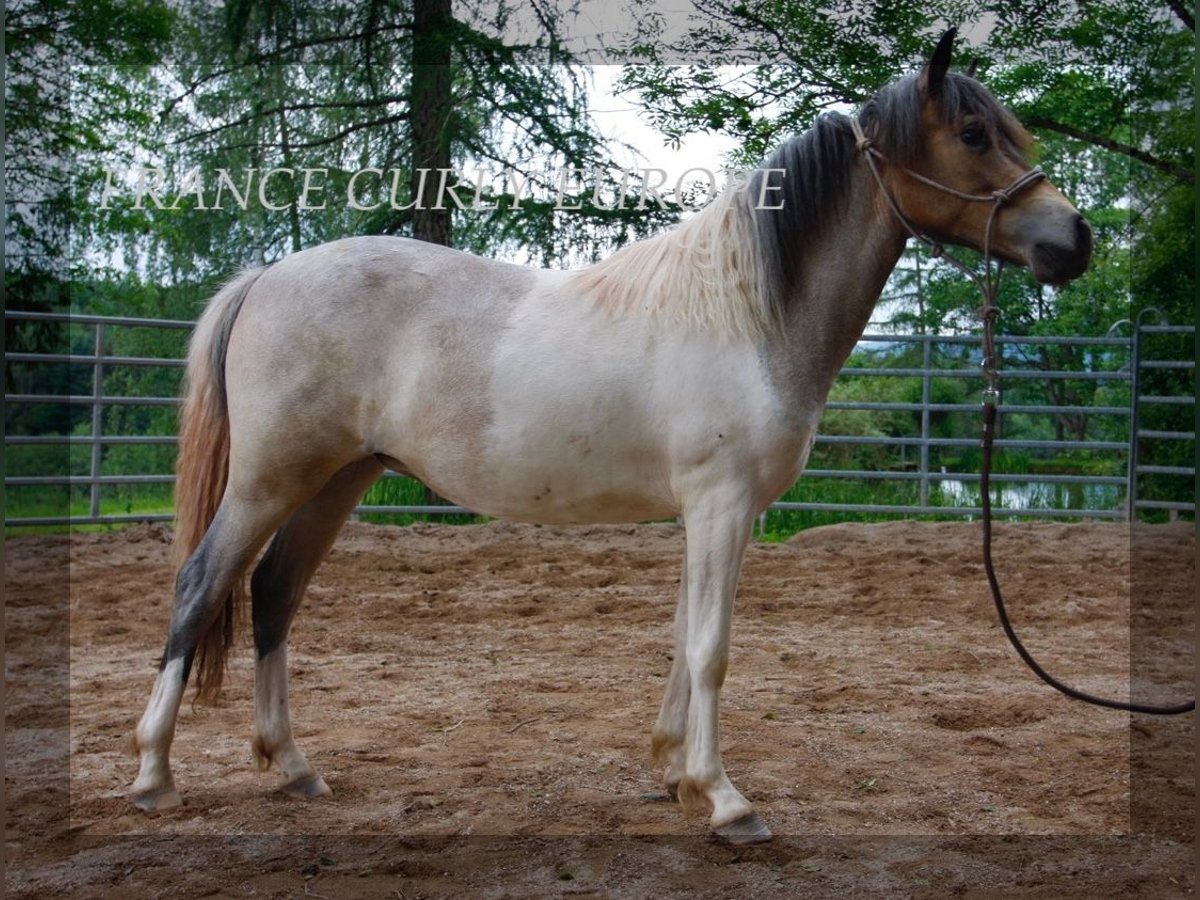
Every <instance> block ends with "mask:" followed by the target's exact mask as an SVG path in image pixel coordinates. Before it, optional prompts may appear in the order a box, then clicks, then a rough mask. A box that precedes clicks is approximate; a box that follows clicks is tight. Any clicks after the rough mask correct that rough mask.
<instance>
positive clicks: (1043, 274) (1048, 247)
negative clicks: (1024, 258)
mask: <svg viewBox="0 0 1200 900" xmlns="http://www.w3.org/2000/svg"><path fill="white" fill-rule="evenodd" d="M1091 261H1092V228H1091V226H1090V225H1088V223H1087V220H1086V219H1084V217H1083V216H1081V215H1079V213H1073V214H1072V218H1071V221H1070V223H1069V224H1066V225H1063V226H1058V227H1053V226H1051V227H1047V228H1045V229H1044V233H1043V234H1040V235H1037V236H1035V237H1034V240H1033V244H1032V249H1031V250H1030V252H1029V263H1028V265H1029V270H1030V271H1031V272H1032V273H1033V277H1034V279H1035V280H1036V281H1037V282H1038V283H1039V284H1050V285H1062V284H1066V283H1067V282H1068V281H1071V280H1072V279H1075V278H1078V277H1079V276H1080V275H1082V274H1083V273H1084V272H1086V271H1087V267H1088V264H1089V263H1090V262H1091Z"/></svg>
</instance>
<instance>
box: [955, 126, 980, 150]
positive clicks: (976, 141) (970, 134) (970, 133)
mask: <svg viewBox="0 0 1200 900" xmlns="http://www.w3.org/2000/svg"><path fill="white" fill-rule="evenodd" d="M959 137H960V138H962V142H963V143H964V144H966V145H967V146H968V147H970V148H971V149H972V150H979V149H982V148H983V147H986V146H987V132H986V131H984V130H983V128H982V127H981V126H979V125H968V126H967V127H966V128H964V129H963V130H962V133H961V134H959Z"/></svg>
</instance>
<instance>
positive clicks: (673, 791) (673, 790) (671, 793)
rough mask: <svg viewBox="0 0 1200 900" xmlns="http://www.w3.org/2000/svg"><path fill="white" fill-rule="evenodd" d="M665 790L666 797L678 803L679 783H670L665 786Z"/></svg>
mask: <svg viewBox="0 0 1200 900" xmlns="http://www.w3.org/2000/svg"><path fill="white" fill-rule="evenodd" d="M665 787H666V789H667V797H668V798H669V799H670V800H673V801H674V802H676V803H678V802H679V782H678V781H671V782H667V784H666V785H665Z"/></svg>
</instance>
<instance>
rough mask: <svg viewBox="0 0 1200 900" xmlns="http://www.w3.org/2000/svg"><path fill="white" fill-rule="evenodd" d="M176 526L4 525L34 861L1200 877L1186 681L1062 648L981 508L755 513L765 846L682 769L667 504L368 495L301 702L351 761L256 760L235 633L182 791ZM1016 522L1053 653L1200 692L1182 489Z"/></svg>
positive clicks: (484, 889)
mask: <svg viewBox="0 0 1200 900" xmlns="http://www.w3.org/2000/svg"><path fill="white" fill-rule="evenodd" d="M169 539H170V534H169V531H168V530H167V529H166V528H162V527H157V526H137V527H135V528H131V529H128V530H126V531H123V532H119V533H112V534H94V535H80V536H76V537H74V538H71V539H69V540H68V539H66V538H47V537H27V538H10V539H9V540H8V542H7V548H6V567H7V597H6V601H5V606H6V628H7V635H6V649H7V660H6V662H7V697H6V699H7V714H6V740H5V747H6V760H7V761H6V797H7V806H8V818H7V831H6V837H7V886H8V893H9V896H12V897H23V898H46V897H113V898H117V897H120V898H128V897H142V896H146V897H151V896H171V897H211V898H217V897H222V898H223V897H249V896H255V897H305V896H307V897H327V898H346V897H351V898H354V897H363V898H376V897H378V898H384V897H387V898H416V897H441V896H461V897H545V896H582V897H644V896H653V897H656V898H663V897H674V896H680V897H682V896H721V897H749V896H754V897H762V896H799V895H804V896H808V897H825V896H828V897H845V896H867V895H878V896H888V897H931V898H932V897H947V896H968V897H994V896H1011V897H1053V898H1056V900H1057V898H1062V897H1076V896H1078V897H1094V896H1124V897H1153V898H1162V897H1174V896H1188V895H1190V894H1191V893H1192V891H1193V887H1194V868H1193V866H1194V861H1193V856H1194V852H1193V851H1194V846H1193V845H1194V810H1195V802H1194V798H1195V794H1194V768H1193V721H1194V719H1193V717H1192V716H1190V715H1188V716H1182V717H1173V718H1170V719H1156V718H1150V717H1146V716H1135V717H1133V718H1132V721H1131V718H1130V717H1129V716H1127V715H1125V714H1121V713H1117V712H1112V711H1107V710H1101V709H1096V708H1093V707H1089V706H1085V705H1083V704H1080V703H1075V702H1073V701H1068V700H1066V699H1064V698H1061V697H1059V696H1058V695H1057V694H1055V693H1054V692H1052V691H1051V690H1050V689H1049V688H1046V687H1044V686H1043V685H1042V684H1041V683H1040V682H1038V681H1036V680H1035V679H1034V677H1033V676H1032V675H1031V674H1030V673H1029V672H1028V671H1027V670H1026V669H1025V668H1024V667H1023V665H1022V664H1021V662H1020V661H1019V660H1018V658H1017V657H1016V655H1015V654H1014V653H1013V651H1012V650H1011V649H1010V648H1009V646H1008V645H1007V643H1006V642H1005V640H1004V637H1003V634H1002V632H1001V631H1000V629H999V627H998V625H997V624H996V621H995V615H994V613H993V611H992V609H991V606H990V600H989V597H988V595H987V593H986V584H985V581H984V578H983V572H982V567H981V565H980V563H979V547H978V543H979V535H978V526H977V525H973V524H969V523H912V522H896V523H889V524H879V525H839V526H832V527H827V528H820V529H814V530H811V531H808V532H804V533H802V534H800V535H797V536H796V537H795V538H793V539H792V540H791V541H789V542H788V543H785V544H762V543H758V544H755V545H753V546H752V547H751V549H750V551H749V554H748V557H747V560H746V565H745V568H744V571H743V576H742V581H741V588H740V591H739V594H738V600H737V609H736V614H735V618H734V634H733V653H732V659H731V663H730V670H729V676H728V679H727V682H726V686H725V690H724V694H723V703H722V719H721V724H722V746H723V748H724V758H725V763H726V768H727V769H728V771H729V773H730V775H731V777H732V778H733V780H734V782H735V783H736V784H737V785H738V786H739V787H740V789H741V790H742V792H743V793H744V794H745V795H746V796H747V797H748V798H749V799H751V800H752V801H753V802H754V803H755V805H756V807H757V809H758V810H759V812H760V813H761V814H762V815H763V817H764V818H765V819H766V821H767V822H768V824H769V825H770V826H771V828H772V829H773V830H774V832H775V834H776V838H775V840H774V841H772V842H771V843H770V844H767V845H764V846H762V847H755V848H749V849H734V848H731V847H729V846H727V845H724V844H722V843H720V842H719V841H717V840H715V839H713V838H711V837H709V836H708V834H707V827H706V823H705V822H704V820H703V819H697V818H687V817H685V816H684V815H683V814H682V813H681V811H680V810H679V809H678V808H677V807H676V806H675V805H674V804H672V803H669V802H665V801H663V800H661V799H657V793H658V791H659V790H660V783H659V778H660V772H659V771H658V769H657V767H655V766H654V765H653V764H651V762H650V761H649V758H648V747H649V732H650V728H651V725H652V724H653V721H654V718H655V715H656V713H657V709H658V703H659V700H660V698H661V693H662V688H663V685H664V681H665V676H666V674H667V672H668V670H669V667H670V659H671V649H672V648H671V644H670V622H671V617H672V613H673V607H674V602H675V595H676V585H677V584H678V574H679V572H678V569H679V562H680V554H681V549H682V542H683V533H682V529H680V528H679V527H677V526H673V525H652V526H638V527H628V528H618V527H604V528H573V529H568V528H537V527H527V526H514V525H508V524H502V523H492V524H487V525H481V526H473V527H448V526H434V525H418V526H413V527H409V528H385V527H379V526H370V525H363V524H352V525H350V526H348V527H347V529H346V531H345V533H344V534H343V535H342V538H341V539H340V541H339V543H338V544H337V546H336V547H335V549H334V551H333V553H332V555H331V557H330V559H329V560H328V562H327V563H326V564H325V566H324V567H323V568H322V569H321V570H320V571H319V572H318V574H317V577H316V580H315V582H314V584H313V586H312V588H311V590H310V592H309V595H308V598H307V600H306V602H305V606H304V608H303V609H302V610H301V613H300V616H299V618H298V620H297V623H296V626H295V628H294V630H293V632H292V639H291V644H290V646H291V670H292V682H291V683H292V716H293V721H294V723H295V730H296V734H297V738H298V741H299V742H300V745H301V746H302V747H303V748H304V749H305V750H306V752H307V753H308V755H309V758H310V759H311V760H312V762H313V763H314V765H315V766H316V767H317V769H318V770H319V771H320V772H321V773H322V774H323V775H324V777H325V779H326V780H327V781H328V783H329V785H330V787H331V788H332V789H333V796H332V797H329V798H326V799H324V800H321V801H317V802H312V803H302V802H299V801H294V800H291V799H289V798H286V797H284V796H282V795H280V794H278V793H275V792H274V790H273V788H274V787H275V786H276V783H277V782H276V780H277V778H278V775H277V773H275V772H273V771H271V772H259V771H256V770H255V769H254V768H253V766H252V764H251V760H250V752H249V742H250V732H251V723H252V687H253V661H252V656H253V655H252V652H251V650H250V648H249V640H248V637H245V636H243V640H241V642H240V644H239V650H238V652H237V653H236V654H235V657H234V661H233V665H232V668H231V671H230V675H229V678H228V681H227V689H226V693H225V695H224V699H223V702H222V704H221V705H220V706H219V707H216V708H212V707H192V706H191V705H190V703H189V702H187V701H185V704H184V708H183V711H182V714H181V716H180V720H179V727H178V731H177V736H176V740H175V745H174V752H173V760H174V770H175V780H176V784H177V786H178V788H179V790H180V792H181V794H182V795H183V797H184V801H185V805H184V806H183V807H181V808H179V809H176V810H172V811H169V812H166V813H164V814H161V815H158V816H153V817H148V816H144V815H142V814H140V813H138V812H136V811H135V810H133V808H132V807H131V806H130V805H129V804H128V802H127V801H126V799H125V791H126V790H127V788H128V786H129V784H130V783H131V782H132V780H133V777H134V774H135V771H136V763H135V761H134V760H133V759H132V758H130V757H129V756H127V755H126V754H125V747H126V741H127V740H128V737H129V734H130V732H131V730H132V728H133V726H134V724H135V723H136V721H137V718H138V717H139V716H140V714H141V711H142V709H143V707H144V704H145V702H146V699H147V697H148V694H149V691H150V687H151V684H152V681H153V676H154V672H155V668H156V664H157V660H158V657H159V654H160V653H161V649H162V642H163V639H164V636H165V628H166V621H167V617H168V613H169V594H170V585H171V582H172V572H171V569H170V566H169V563H168V561H167V560H168V549H169ZM1131 548H1132V562H1131ZM995 552H996V557H997V560H998V564H999V567H1000V570H1001V577H1002V580H1003V582H1004V584H1005V587H1006V590H1007V592H1008V594H1009V598H1010V604H1011V606H1012V611H1013V617H1014V620H1015V621H1016V623H1017V627H1018V630H1019V631H1021V632H1022V633H1023V635H1024V636H1025V638H1026V641H1027V643H1028V644H1029V646H1030V648H1031V650H1032V651H1033V652H1034V653H1035V655H1037V656H1039V657H1041V658H1042V659H1043V661H1044V662H1045V663H1046V664H1047V666H1048V667H1049V668H1050V669H1051V670H1052V671H1054V672H1055V673H1057V674H1059V675H1060V676H1061V677H1063V678H1064V679H1066V680H1068V681H1070V682H1071V683H1073V684H1076V685H1077V686H1079V687H1082V688H1084V689H1087V690H1093V691H1098V692H1104V693H1113V692H1117V693H1120V692H1122V691H1123V690H1125V689H1126V687H1127V685H1128V684H1129V681H1130V659H1131V655H1132V657H1133V659H1134V660H1135V663H1134V682H1135V683H1144V684H1145V685H1149V688H1148V690H1147V691H1139V694H1145V695H1153V696H1143V697H1142V699H1164V700H1165V699H1171V700H1174V699H1176V698H1178V697H1179V696H1180V695H1183V694H1185V693H1186V694H1187V695H1188V696H1191V695H1192V691H1193V688H1192V686H1191V681H1192V672H1193V648H1194V602H1195V601H1194V587H1195V571H1194V566H1195V563H1194V560H1195V545H1194V531H1193V526H1192V525H1191V524H1176V525H1169V526H1155V527H1145V528H1140V529H1138V530H1137V531H1136V532H1135V535H1134V539H1133V541H1132V542H1131V540H1130V531H1129V529H1128V527H1126V526H1118V525H1098V524H1082V525H1062V524H1044V525H1037V524H1035V525H1026V524H1022V525H1005V526H1000V527H999V528H998V534H997V544H996V551H995ZM68 556H69V563H70V566H69V570H68V569H67V567H66V562H67V559H68ZM68 571H69V576H70V582H69V594H68V589H67V586H66V581H65V579H66V577H67V574H68ZM1131 595H1133V596H1135V597H1136V598H1138V600H1137V603H1138V606H1137V607H1136V608H1135V609H1134V610H1133V611H1132V614H1131V611H1130V596H1131ZM68 597H69V602H68ZM55 598H59V599H55ZM1131 616H1132V620H1133V625H1134V627H1133V628H1132V629H1131V628H1130V627H1129V623H1130V619H1131ZM247 618H248V616H247ZM247 624H248V623H247ZM244 631H245V632H246V633H248V632H249V628H248V627H247V628H245V629H244ZM68 635H69V646H68V644H67V643H66V641H65V638H66V637H67V636H68ZM1142 661H1147V664H1146V665H1143V664H1142ZM68 663H69V668H68ZM68 672H69V674H68ZM68 691H69V693H68ZM189 697H190V692H189ZM68 788H69V792H68Z"/></svg>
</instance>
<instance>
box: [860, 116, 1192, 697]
mask: <svg viewBox="0 0 1200 900" xmlns="http://www.w3.org/2000/svg"><path fill="white" fill-rule="evenodd" d="M850 127H851V129H852V130H853V132H854V146H855V149H857V150H858V152H859V153H861V154H862V155H863V159H865V160H866V162H867V167H868V168H869V169H870V170H871V175H872V176H874V178H875V183H876V184H877V185H878V186H879V190H880V193H881V194H882V195H883V197H884V199H885V200H886V201H887V205H888V207H889V208H890V209H891V211H892V215H894V216H895V217H896V219H897V221H899V222H900V224H901V225H903V226H904V228H905V230H906V231H907V232H908V233H909V234H910V235H911V236H912V237H914V238H916V239H917V240H918V241H920V242H921V243H923V244H925V245H926V246H927V247H929V249H930V254H931V255H932V256H933V257H935V258H937V257H941V258H943V259H945V260H946V261H947V262H948V263H950V264H951V265H953V266H954V267H955V268H956V269H958V270H959V271H960V272H962V273H963V274H964V275H966V276H967V277H968V278H970V279H971V280H972V281H973V282H975V286H976V287H978V288H979V293H980V295H981V296H982V298H983V306H982V308H981V309H980V312H979V314H980V318H981V319H982V320H983V347H982V356H983V359H982V361H981V363H980V365H981V367H982V369H983V380H984V388H983V436H982V439H981V442H980V446H981V448H982V452H981V458H980V466H979V493H980V507H981V511H982V517H981V518H982V522H983V568H984V571H985V572H986V573H987V580H988V586H989V587H990V588H991V591H992V600H993V601H994V603H995V606H996V614H997V615H998V616H999V618H1000V625H1001V626H1002V627H1003V628H1004V633H1005V635H1007V636H1008V640H1009V643H1011V644H1012V645H1013V649H1014V650H1016V651H1017V655H1018V656H1020V657H1021V659H1022V660H1023V661H1024V663H1025V665H1027V666H1029V668H1030V669H1031V670H1032V671H1033V674H1035V675H1037V677H1038V678H1040V679H1041V680H1042V681H1044V682H1046V684H1048V685H1050V686H1051V687H1052V688H1054V689H1055V690H1057V691H1060V692H1061V693H1063V694H1066V695H1067V696H1068V697H1072V698H1074V699H1076V700H1082V701H1083V702H1084V703H1091V704H1094V705H1095V706H1103V707H1107V708H1109V709H1118V710H1122V711H1125V712H1137V713H1148V714H1150V715H1155V716H1174V715H1179V714H1180V713H1186V712H1191V711H1192V710H1194V709H1195V708H1196V701H1195V700H1188V701H1186V702H1184V703H1179V704H1174V705H1168V706H1154V705H1150V704H1146V703H1133V702H1130V701H1125V700H1111V699H1109V698H1107V697H1097V696H1095V695H1093V694H1089V693H1087V692H1085V691H1081V690H1079V689H1078V688H1074V687H1071V686H1070V685H1069V684H1065V683H1064V682H1062V681H1059V680H1058V679H1057V678H1055V677H1054V676H1053V675H1051V674H1050V673H1049V672H1047V671H1046V670H1045V669H1043V668H1042V667H1041V665H1039V663H1038V661H1037V660H1036V659H1034V658H1033V656H1032V655H1031V654H1030V652H1029V651H1028V650H1026V649H1025V645H1024V644H1023V643H1021V639H1020V638H1019V637H1017V633H1016V631H1014V630H1013V626H1012V622H1010V621H1009V618H1008V611H1007V610H1006V609H1005V605H1004V597H1003V595H1002V594H1001V592H1000V582H999V580H998V579H997V577H996V569H995V566H994V565H993V563H992V500H991V490H990V488H991V474H992V444H993V442H994V438H995V432H996V416H997V412H998V410H999V408H1000V374H999V371H998V369H997V365H998V357H997V355H996V340H995V334H994V331H995V328H994V326H995V322H996V320H997V319H998V318H999V317H1000V308H999V307H998V306H997V305H996V294H997V292H998V290H999V288H1000V273H1001V270H1002V268H1003V265H1004V264H1003V261H997V264H996V266H995V267H993V266H992V255H991V250H992V225H993V223H994V222H995V221H996V216H997V214H998V213H999V212H1000V208H1001V207H1002V206H1004V205H1005V204H1006V203H1008V202H1009V201H1010V200H1011V199H1012V198H1013V197H1015V196H1016V195H1017V194H1018V193H1020V192H1021V191H1022V190H1024V189H1025V188H1027V187H1029V186H1030V185H1032V184H1035V183H1036V182H1038V181H1040V180H1041V179H1042V178H1044V177H1045V175H1044V174H1043V173H1042V170H1041V169H1039V168H1036V167H1035V168H1033V169H1030V170H1029V171H1027V172H1026V173H1025V174H1023V175H1021V176H1020V177H1019V178H1017V180H1016V181H1014V182H1013V183H1012V184H1010V185H1009V186H1008V187H1006V188H1004V189H1003V190H998V191H994V192H992V193H991V194H967V193H964V192H962V191H958V190H955V189H954V188H952V187H950V186H949V185H945V184H941V183H940V182H937V181H934V180H933V179H931V178H926V177H925V176H924V175H921V174H920V173H919V172H914V171H912V170H911V169H908V168H904V167H899V168H900V171H902V172H903V173H904V174H906V175H908V176H909V177H910V178H913V179H915V180H917V181H919V182H921V183H922V184H926V185H929V186H930V187H933V188H936V189H937V190H939V191H942V192H943V193H947V194H950V195H951V196H954V197H958V198H959V199H960V200H970V201H981V202H987V203H991V204H992V210H991V212H990V213H989V214H988V220H987V226H986V228H985V229H984V235H983V275H982V276H980V275H979V274H978V273H976V272H975V271H974V270H973V269H972V268H971V267H970V266H968V265H966V264H965V263H963V262H962V261H961V260H959V259H958V258H956V257H954V256H953V255H951V254H949V253H946V251H945V248H944V247H943V246H942V245H941V244H940V243H938V242H937V241H934V240H933V239H932V238H930V237H929V236H928V235H925V234H922V233H921V232H920V231H919V230H918V229H917V228H916V227H915V226H914V225H913V224H912V222H910V221H909V219H908V217H907V216H905V215H904V213H903V212H901V211H900V207H899V206H898V205H897V204H896V200H895V198H894V197H892V193H891V191H889V190H888V189H887V186H886V185H885V184H884V183H883V178H882V177H881V176H880V174H879V169H878V167H877V166H876V165H875V160H876V159H880V160H883V161H885V162H886V161H887V158H886V157H885V156H884V155H883V154H882V153H880V152H879V150H877V149H876V148H875V147H874V146H873V145H872V143H871V139H870V138H868V137H867V136H866V135H865V134H864V133H863V130H862V126H861V125H860V124H859V122H858V119H856V118H853V117H852V118H851V119H850Z"/></svg>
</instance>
